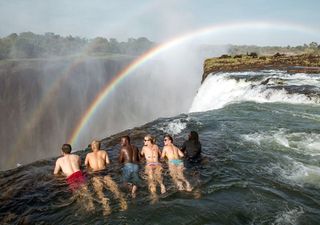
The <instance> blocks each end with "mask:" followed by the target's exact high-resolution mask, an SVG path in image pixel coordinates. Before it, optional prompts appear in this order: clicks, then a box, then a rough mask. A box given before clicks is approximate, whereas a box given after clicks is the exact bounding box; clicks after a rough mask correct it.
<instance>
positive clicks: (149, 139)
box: [144, 134, 156, 145]
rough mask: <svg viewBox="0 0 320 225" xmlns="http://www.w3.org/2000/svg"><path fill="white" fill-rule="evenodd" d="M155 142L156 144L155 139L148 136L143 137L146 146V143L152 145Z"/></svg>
mask: <svg viewBox="0 0 320 225" xmlns="http://www.w3.org/2000/svg"><path fill="white" fill-rule="evenodd" d="M155 142H156V140H155V138H154V137H152V136H151V135H150V134H147V135H146V136H145V137H144V145H148V143H150V144H154V143H155Z"/></svg>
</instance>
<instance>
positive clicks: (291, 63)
mask: <svg viewBox="0 0 320 225" xmlns="http://www.w3.org/2000/svg"><path fill="white" fill-rule="evenodd" d="M266 69H268V70H286V71H288V72H289V73H320V55H315V54H302V55H290V56H289V55H284V54H279V53H277V54H275V55H272V56H259V57H258V55H257V54H255V53H251V54H249V55H248V54H247V55H235V56H230V55H222V56H220V57H217V58H210V59H206V60H205V62H204V70H203V71H204V72H203V75H202V81H201V83H203V81H204V80H205V79H206V78H207V76H208V75H209V74H211V73H219V72H240V71H257V70H266Z"/></svg>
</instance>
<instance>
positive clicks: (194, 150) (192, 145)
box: [181, 131, 201, 163]
mask: <svg viewBox="0 0 320 225" xmlns="http://www.w3.org/2000/svg"><path fill="white" fill-rule="evenodd" d="M181 151H182V152H183V153H184V154H185V157H186V159H187V160H188V161H189V162H191V163H192V162H194V163H197V162H200V161H201V143H200V141H199V135H198V133H197V132H196V131H191V132H190V133H189V135H188V140H187V141H185V142H184V143H183V145H182V147H181Z"/></svg>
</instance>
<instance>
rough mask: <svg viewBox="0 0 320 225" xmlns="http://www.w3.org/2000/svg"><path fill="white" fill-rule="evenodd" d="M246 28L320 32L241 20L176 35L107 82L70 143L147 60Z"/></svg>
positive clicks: (281, 24)
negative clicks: (198, 40)
mask: <svg viewBox="0 0 320 225" xmlns="http://www.w3.org/2000/svg"><path fill="white" fill-rule="evenodd" d="M239 29H241V30H244V29H257V30H266V29H274V30H281V31H282V30H283V31H297V32H303V33H311V34H319V33H320V31H319V30H318V29H315V28H310V27H305V26H302V25H297V24H291V23H279V22H239V23H223V24H217V25H213V26H209V27H205V28H202V29H199V30H196V31H192V32H189V33H186V34H183V35H181V36H178V37H175V38H173V39H171V40H169V41H167V42H165V43H163V44H160V45H158V46H156V47H155V48H153V49H151V50H149V51H147V52H145V53H144V54H143V55H141V56H140V57H139V58H137V59H136V60H134V61H133V62H132V63H131V64H130V65H128V66H127V67H126V68H124V69H123V70H121V71H120V72H119V73H118V74H116V75H115V76H114V77H113V78H112V80H111V81H110V82H109V83H107V84H106V85H105V86H104V87H103V88H102V90H101V91H100V93H99V94H98V95H97V96H96V97H95V99H94V100H93V101H92V103H91V104H90V106H89V108H88V109H87V111H86V112H85V113H84V114H83V116H82V117H81V119H80V121H79V123H77V124H78V125H77V126H76V127H75V129H74V131H73V132H72V134H71V136H70V138H69V139H68V140H69V141H68V142H69V143H71V144H72V145H74V144H75V143H76V142H77V139H78V137H79V135H80V133H81V131H82V130H83V129H84V128H85V126H86V125H87V124H88V122H89V121H90V118H91V117H92V116H93V115H94V113H95V112H96V111H97V109H98V108H99V105H100V104H101V103H102V102H104V101H106V99H107V97H108V96H109V95H110V93H111V92H112V91H113V90H114V89H115V88H116V86H117V85H118V84H119V83H121V81H123V80H124V79H125V78H126V77H127V76H129V75H130V74H131V73H132V72H133V71H134V70H136V69H137V68H138V67H140V66H142V65H143V64H144V63H145V62H147V61H148V60H150V59H152V58H153V57H155V56H157V55H159V54H161V53H163V52H165V51H166V50H168V49H171V48H172V47H176V46H178V45H181V44H184V43H186V42H187V41H190V40H192V39H194V38H196V37H201V36H205V35H208V34H215V33H216V34H218V33H219V32H223V31H233V30H239Z"/></svg>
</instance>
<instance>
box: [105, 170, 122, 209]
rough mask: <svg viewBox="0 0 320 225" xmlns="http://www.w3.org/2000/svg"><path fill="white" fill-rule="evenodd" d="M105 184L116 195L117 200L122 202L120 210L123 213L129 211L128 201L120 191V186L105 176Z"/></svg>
mask: <svg viewBox="0 0 320 225" xmlns="http://www.w3.org/2000/svg"><path fill="white" fill-rule="evenodd" d="M103 181H104V183H105V184H106V185H107V187H108V188H109V189H110V191H111V192H112V193H113V194H114V195H115V197H116V198H117V199H119V201H120V208H121V210H122V211H124V210H127V209H128V204H127V202H126V200H125V199H124V197H123V194H122V193H121V192H120V191H119V188H118V185H117V184H116V182H114V181H113V180H112V179H111V177H110V176H105V177H104V178H103Z"/></svg>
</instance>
